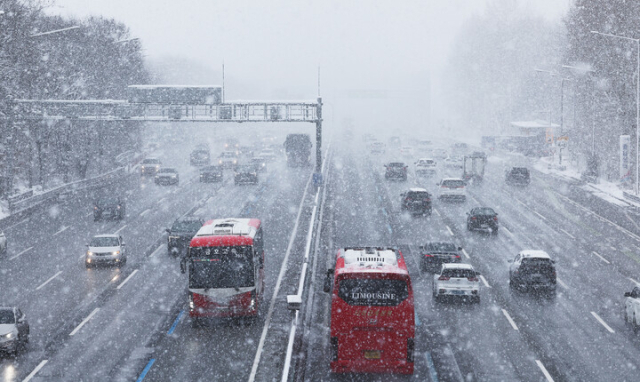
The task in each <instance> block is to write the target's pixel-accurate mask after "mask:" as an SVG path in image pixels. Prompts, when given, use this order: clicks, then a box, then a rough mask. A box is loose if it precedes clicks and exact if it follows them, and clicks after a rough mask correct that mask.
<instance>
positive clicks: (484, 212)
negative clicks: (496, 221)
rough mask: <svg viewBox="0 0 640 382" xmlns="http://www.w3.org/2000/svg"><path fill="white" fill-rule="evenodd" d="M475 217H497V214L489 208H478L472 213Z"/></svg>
mask: <svg viewBox="0 0 640 382" xmlns="http://www.w3.org/2000/svg"><path fill="white" fill-rule="evenodd" d="M472 214H473V215H495V214H496V212H495V211H494V210H493V209H491V208H488V207H484V208H476V209H474V210H473V211H472Z"/></svg>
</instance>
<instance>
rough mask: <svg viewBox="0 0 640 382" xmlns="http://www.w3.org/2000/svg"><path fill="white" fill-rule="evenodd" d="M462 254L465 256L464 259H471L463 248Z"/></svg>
mask: <svg viewBox="0 0 640 382" xmlns="http://www.w3.org/2000/svg"><path fill="white" fill-rule="evenodd" d="M462 254H463V255H464V257H466V258H467V259H470V258H471V257H469V254H468V253H467V251H466V250H465V249H464V248H462Z"/></svg>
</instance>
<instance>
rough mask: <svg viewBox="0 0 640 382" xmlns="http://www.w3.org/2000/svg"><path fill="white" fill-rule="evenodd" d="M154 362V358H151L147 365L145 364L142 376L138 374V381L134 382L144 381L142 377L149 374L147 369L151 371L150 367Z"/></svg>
mask: <svg viewBox="0 0 640 382" xmlns="http://www.w3.org/2000/svg"><path fill="white" fill-rule="evenodd" d="M154 362H156V359H155V358H151V360H150V361H149V363H148V364H147V366H145V368H144V370H142V374H140V376H139V377H138V379H137V380H136V382H142V380H143V379H144V377H146V376H147V373H148V372H149V369H151V366H153V363H154Z"/></svg>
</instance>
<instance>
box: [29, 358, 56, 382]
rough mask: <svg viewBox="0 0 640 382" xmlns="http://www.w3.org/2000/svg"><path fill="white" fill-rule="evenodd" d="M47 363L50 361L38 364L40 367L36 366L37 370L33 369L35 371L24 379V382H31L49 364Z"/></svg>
mask: <svg viewBox="0 0 640 382" xmlns="http://www.w3.org/2000/svg"><path fill="white" fill-rule="evenodd" d="M47 362H49V361H48V360H46V359H45V360H42V361H40V363H39V364H38V366H36V368H35V369H33V371H32V372H31V373H30V374H29V375H27V378H25V379H23V380H22V382H29V381H30V380H31V378H33V377H34V376H35V375H36V374H38V372H39V371H40V369H42V368H43V367H44V365H46V364H47Z"/></svg>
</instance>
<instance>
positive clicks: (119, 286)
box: [116, 269, 138, 289]
mask: <svg viewBox="0 0 640 382" xmlns="http://www.w3.org/2000/svg"><path fill="white" fill-rule="evenodd" d="M136 273H138V270H137V269H136V270H134V271H133V272H131V274H130V275H129V277H127V278H126V279H124V281H123V282H121V283H120V285H118V287H117V288H116V289H120V288H122V287H123V286H124V284H126V283H127V281H129V280H130V279H131V278H132V277H133V275H135V274H136Z"/></svg>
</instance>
